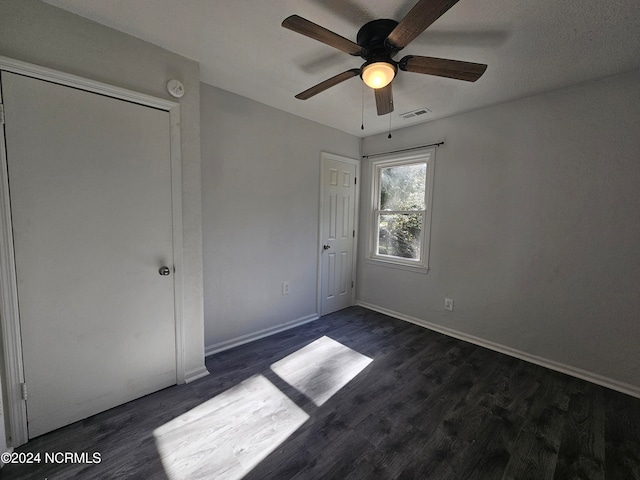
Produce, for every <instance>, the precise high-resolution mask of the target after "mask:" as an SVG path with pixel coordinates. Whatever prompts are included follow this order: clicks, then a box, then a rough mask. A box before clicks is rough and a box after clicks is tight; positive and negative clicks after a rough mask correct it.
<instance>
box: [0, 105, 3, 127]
mask: <svg viewBox="0 0 640 480" xmlns="http://www.w3.org/2000/svg"><path fill="white" fill-rule="evenodd" d="M0 125H4V105H3V104H1V103H0Z"/></svg>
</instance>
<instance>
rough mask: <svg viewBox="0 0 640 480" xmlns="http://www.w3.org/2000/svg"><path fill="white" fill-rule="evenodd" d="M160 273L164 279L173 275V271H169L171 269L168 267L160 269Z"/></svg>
mask: <svg viewBox="0 0 640 480" xmlns="http://www.w3.org/2000/svg"><path fill="white" fill-rule="evenodd" d="M158 273H159V274H160V275H162V276H163V277H166V276H167V275H170V274H171V270H170V269H169V267H166V266H165V267H160V270H159V271H158Z"/></svg>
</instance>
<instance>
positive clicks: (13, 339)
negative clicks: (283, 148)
mask: <svg viewBox="0 0 640 480" xmlns="http://www.w3.org/2000/svg"><path fill="white" fill-rule="evenodd" d="M0 70H2V71H7V72H11V73H16V74H19V75H25V76H29V77H32V78H36V79H39V80H44V81H47V82H52V83H56V84H59V85H64V86H68V87H72V88H77V89H80V90H84V91H87V92H91V93H97V94H99V95H105V96H108V97H111V98H116V99H119V100H124V101H128V102H132V103H136V104H138V105H142V106H147V107H152V108H157V109H159V110H164V111H167V112H168V113H169V121H170V135H171V189H172V216H173V258H174V279H173V281H174V295H175V322H176V382H177V383H184V382H185V381H187V375H186V373H185V371H184V368H185V363H184V322H183V307H184V302H183V282H184V278H183V275H184V274H183V244H182V177H181V164H182V160H181V144H180V104H178V103H176V102H173V101H170V100H164V99H162V98H156V97H152V96H149V95H145V94H142V93H138V92H134V91H131V90H127V89H124V88H120V87H115V86H112V85H108V84H106V83H102V82H97V81H94V80H90V79H86V78H82V77H78V76H76V75H72V74H67V73H64V72H59V71H57V70H53V69H50V68H46V67H41V66H39V65H33V64H30V63H26V62H22V61H20V60H14V59H12V58H8V57H4V56H0ZM0 101H1V99H0ZM0 161H1V163H2V164H1V165H0V282H1V283H0V301H1V305H0V316H1V318H0V323H1V325H2V338H3V348H4V361H5V379H6V387H7V404H6V410H7V411H8V415H7V418H8V422H7V423H8V427H9V431H8V432H7V433H8V436H9V438H10V442H11V443H10V445H11V446H13V447H17V446H19V445H22V444H24V443H26V442H27V441H28V431H27V414H26V404H25V402H24V401H23V400H22V395H21V389H20V384H21V383H23V382H24V380H23V379H24V369H23V363H22V340H21V337H20V318H19V311H18V298H17V285H16V271H15V259H14V252H13V232H12V224H11V207H10V198H9V183H8V176H7V157H6V151H5V142H4V129H0Z"/></svg>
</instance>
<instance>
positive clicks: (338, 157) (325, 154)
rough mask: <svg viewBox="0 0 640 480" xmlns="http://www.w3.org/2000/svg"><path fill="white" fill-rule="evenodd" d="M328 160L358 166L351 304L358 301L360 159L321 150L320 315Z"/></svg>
mask: <svg viewBox="0 0 640 480" xmlns="http://www.w3.org/2000/svg"><path fill="white" fill-rule="evenodd" d="M327 160H333V161H336V162H343V163H348V164H351V165H355V167H356V176H355V178H356V183H355V187H356V193H355V201H354V202H353V228H354V230H355V232H356V234H355V235H354V237H353V255H352V256H351V264H352V265H351V279H352V281H353V288H352V289H351V305H355V302H356V285H357V282H356V266H357V263H358V262H357V258H358V232H359V225H360V223H359V218H360V216H359V211H360V183H358V181H357V179H358V178H360V161H359V160H357V159H355V158H349V157H343V156H342V155H335V154H333V153H328V152H320V208H319V210H318V212H319V213H318V248H317V250H318V269H317V270H318V278H317V280H316V286H317V292H316V310H317V312H318V316H319V317H321V316H322V315H323V314H324V312H323V311H322V245H323V244H324V235H325V232H324V225H323V224H322V219H323V218H324V169H325V167H326V164H327Z"/></svg>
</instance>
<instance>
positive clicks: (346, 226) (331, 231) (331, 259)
mask: <svg viewBox="0 0 640 480" xmlns="http://www.w3.org/2000/svg"><path fill="white" fill-rule="evenodd" d="M346 160H347V159H345V161H342V160H340V159H339V157H335V156H333V155H328V154H323V157H322V197H323V198H322V224H321V232H322V233H321V240H322V244H321V248H322V262H321V274H320V279H321V280H320V281H321V289H320V290H321V292H320V295H321V313H322V315H326V314H328V313H331V312H335V311H337V310H341V309H343V308H346V307H348V306H350V305H352V304H353V267H354V263H353V262H354V255H353V253H354V247H355V212H356V208H355V207H356V163H355V162H350V161H346Z"/></svg>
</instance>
